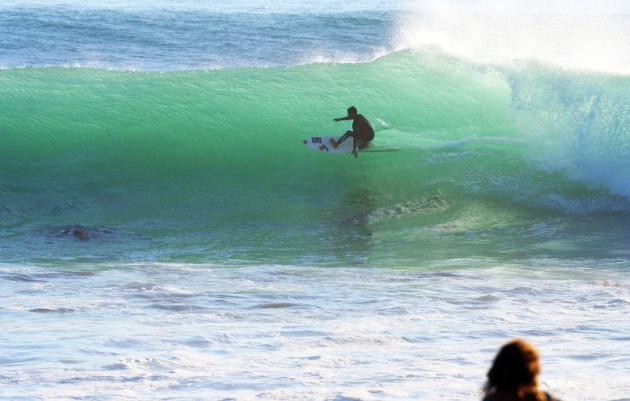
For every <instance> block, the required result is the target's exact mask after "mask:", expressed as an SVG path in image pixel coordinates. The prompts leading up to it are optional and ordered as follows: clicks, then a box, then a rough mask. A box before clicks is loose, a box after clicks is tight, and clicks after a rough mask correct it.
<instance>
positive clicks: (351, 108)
mask: <svg viewBox="0 0 630 401" xmlns="http://www.w3.org/2000/svg"><path fill="white" fill-rule="evenodd" d="M356 112H357V108H356V107H354V106H350V107H348V115H350V114H356Z"/></svg>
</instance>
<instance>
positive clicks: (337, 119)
mask: <svg viewBox="0 0 630 401" xmlns="http://www.w3.org/2000/svg"><path fill="white" fill-rule="evenodd" d="M339 120H341V118H333V121H334V122H337V121H339Z"/></svg>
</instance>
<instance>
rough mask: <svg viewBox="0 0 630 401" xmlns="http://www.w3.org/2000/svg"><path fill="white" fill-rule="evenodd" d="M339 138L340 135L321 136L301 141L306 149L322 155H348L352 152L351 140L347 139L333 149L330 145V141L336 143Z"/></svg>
mask: <svg viewBox="0 0 630 401" xmlns="http://www.w3.org/2000/svg"><path fill="white" fill-rule="evenodd" d="M340 138H341V135H337V136H334V135H323V136H312V137H310V138H306V139H305V140H303V141H302V143H303V144H304V145H306V146H307V147H308V148H310V149H313V150H317V151H319V152H324V153H350V152H352V138H348V139H346V140H345V141H343V142H342V143H340V144H339V146H337V149H335V148H334V147H333V145H332V143H330V140H331V139H334V140H335V141H338V140H339V139H340Z"/></svg>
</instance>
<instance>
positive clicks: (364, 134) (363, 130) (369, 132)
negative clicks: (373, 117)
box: [330, 106, 374, 158]
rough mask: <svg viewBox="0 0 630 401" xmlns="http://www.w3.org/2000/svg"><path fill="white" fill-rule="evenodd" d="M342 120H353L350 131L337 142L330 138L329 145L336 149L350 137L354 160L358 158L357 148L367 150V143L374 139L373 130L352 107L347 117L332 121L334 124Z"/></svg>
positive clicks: (365, 119)
mask: <svg viewBox="0 0 630 401" xmlns="http://www.w3.org/2000/svg"><path fill="white" fill-rule="evenodd" d="M344 120H353V122H352V131H346V133H345V134H343V136H342V137H341V138H339V141H335V140H334V139H333V138H330V143H331V144H332V146H333V148H335V149H337V146H339V144H340V143H341V142H343V141H345V140H346V139H348V138H349V137H352V138H353V139H352V154H353V155H354V157H355V158H356V157H358V156H359V155H358V154H357V146H358V148H359V150H361V149H365V148H367V147H368V146H369V142H370V141H371V140H372V139H374V129H373V128H372V124H370V122H369V121H368V119H367V118H365V117H363V114H357V108H356V107H354V106H351V107H350V108H349V109H348V117H341V118H335V119H333V121H335V122H337V121H344Z"/></svg>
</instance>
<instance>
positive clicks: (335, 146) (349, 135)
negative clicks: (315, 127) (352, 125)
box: [330, 131, 354, 149]
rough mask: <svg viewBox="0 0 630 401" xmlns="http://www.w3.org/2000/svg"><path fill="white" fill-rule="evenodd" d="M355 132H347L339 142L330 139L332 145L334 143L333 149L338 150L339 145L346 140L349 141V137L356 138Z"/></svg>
mask: <svg viewBox="0 0 630 401" xmlns="http://www.w3.org/2000/svg"><path fill="white" fill-rule="evenodd" d="M352 134H354V132H352V131H346V133H345V134H343V135H342V136H341V138H339V141H335V140H334V139H333V138H330V143H332V146H333V148H335V149H337V146H339V144H340V143H341V142H343V141H345V140H346V139H348V138H349V137H351V136H352V137H354V135H352Z"/></svg>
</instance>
